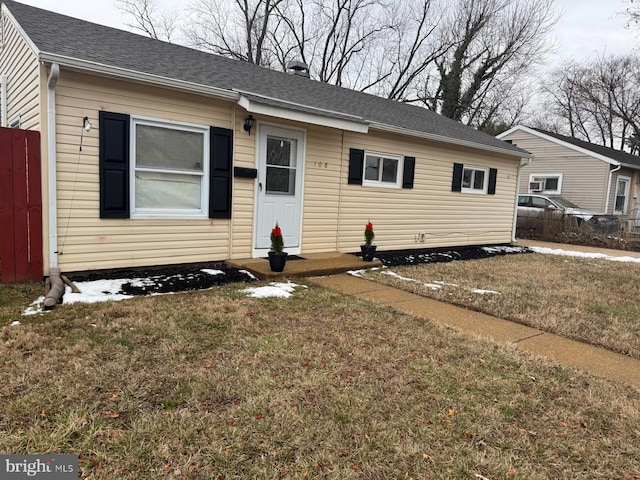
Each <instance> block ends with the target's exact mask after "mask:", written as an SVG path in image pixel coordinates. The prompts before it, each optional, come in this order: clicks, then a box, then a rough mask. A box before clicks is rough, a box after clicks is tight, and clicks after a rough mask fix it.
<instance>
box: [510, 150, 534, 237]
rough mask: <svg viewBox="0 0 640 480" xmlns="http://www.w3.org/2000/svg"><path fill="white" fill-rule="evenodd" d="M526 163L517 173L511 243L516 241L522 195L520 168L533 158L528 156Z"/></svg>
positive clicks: (519, 166)
mask: <svg viewBox="0 0 640 480" xmlns="http://www.w3.org/2000/svg"><path fill="white" fill-rule="evenodd" d="M525 160H526V163H520V165H518V174H517V175H516V201H515V206H514V207H513V226H512V227H511V243H516V225H517V223H518V197H519V196H520V170H522V167H526V166H527V165H529V164H531V160H532V158H526V159H525Z"/></svg>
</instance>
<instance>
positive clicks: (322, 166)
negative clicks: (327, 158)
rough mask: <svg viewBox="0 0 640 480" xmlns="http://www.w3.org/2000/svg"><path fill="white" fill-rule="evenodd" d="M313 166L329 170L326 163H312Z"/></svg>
mask: <svg viewBox="0 0 640 480" xmlns="http://www.w3.org/2000/svg"><path fill="white" fill-rule="evenodd" d="M313 165H314V166H316V167H318V168H329V163H328V162H313Z"/></svg>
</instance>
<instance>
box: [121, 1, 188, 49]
mask: <svg viewBox="0 0 640 480" xmlns="http://www.w3.org/2000/svg"><path fill="white" fill-rule="evenodd" d="M116 6H117V8H118V9H119V10H121V11H122V12H124V13H125V14H127V16H128V17H129V18H131V20H132V21H131V22H128V23H125V25H127V26H128V27H130V28H133V29H135V30H140V31H141V32H144V33H145V34H147V35H149V36H150V37H151V38H155V39H156V40H165V41H167V42H172V41H174V40H175V38H176V33H177V32H176V30H177V29H178V26H179V18H180V17H179V15H178V11H177V10H176V9H172V10H162V9H160V7H159V5H158V3H157V1H156V0H116Z"/></svg>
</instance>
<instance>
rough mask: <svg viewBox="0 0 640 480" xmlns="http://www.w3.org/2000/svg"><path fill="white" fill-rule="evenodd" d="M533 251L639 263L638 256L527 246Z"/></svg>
mask: <svg viewBox="0 0 640 480" xmlns="http://www.w3.org/2000/svg"><path fill="white" fill-rule="evenodd" d="M529 248H531V250H533V251H534V252H535V253H541V254H545V255H562V256H565V257H580V258H597V259H600V260H609V261H610V262H633V263H640V258H637V257H627V256H625V257H616V256H615V255H606V254H604V253H595V252H577V251H575V250H562V249H560V248H548V247H529Z"/></svg>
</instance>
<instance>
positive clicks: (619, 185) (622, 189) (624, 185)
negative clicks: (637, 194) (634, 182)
mask: <svg viewBox="0 0 640 480" xmlns="http://www.w3.org/2000/svg"><path fill="white" fill-rule="evenodd" d="M630 187H631V178H629V177H623V176H619V177H618V180H616V200H615V203H614V205H613V213H614V214H616V215H625V214H626V213H627V207H628V206H629V189H630Z"/></svg>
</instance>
